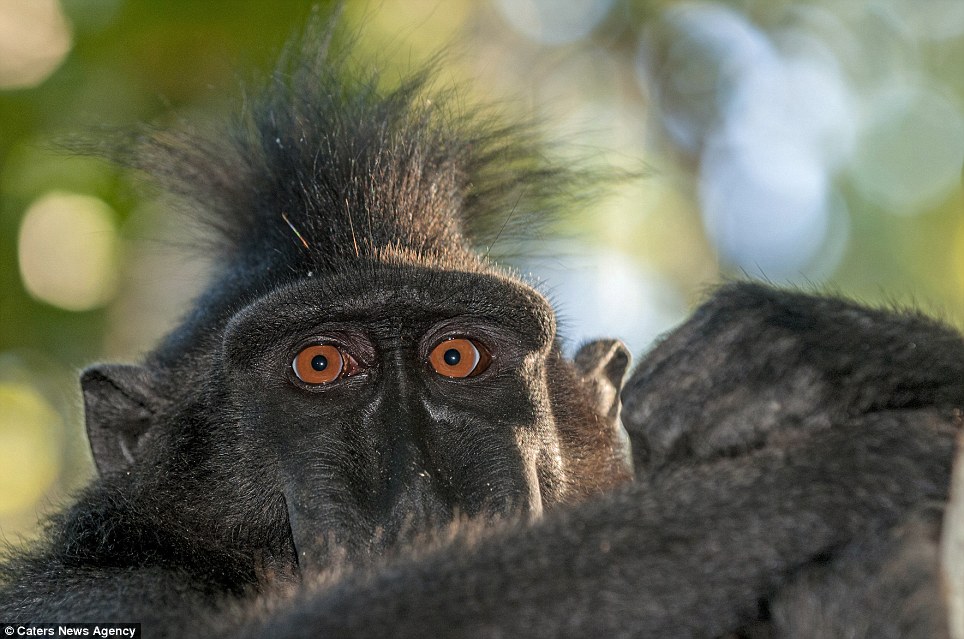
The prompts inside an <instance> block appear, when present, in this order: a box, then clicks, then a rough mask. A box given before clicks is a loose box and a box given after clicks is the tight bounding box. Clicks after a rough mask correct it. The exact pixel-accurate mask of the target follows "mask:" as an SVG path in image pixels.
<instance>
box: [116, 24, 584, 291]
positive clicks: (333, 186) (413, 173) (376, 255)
mask: <svg viewBox="0 0 964 639" xmlns="http://www.w3.org/2000/svg"><path fill="white" fill-rule="evenodd" d="M330 28H331V26H330V25H329V26H328V27H327V28H324V29H323V28H319V27H318V26H317V25H315V26H313V27H310V28H309V30H308V31H307V35H305V36H304V37H302V38H300V39H299V40H298V41H297V42H295V43H293V44H291V45H289V47H288V48H287V50H286V52H285V54H284V55H283V56H282V59H281V62H280V63H279V64H278V66H277V68H276V69H275V72H274V73H273V75H272V76H271V78H270V79H269V81H268V82H267V83H265V86H264V87H263V88H262V89H261V90H260V91H256V92H254V93H253V94H251V95H249V96H247V97H246V99H245V102H244V109H243V110H242V112H241V113H240V114H238V116H236V117H235V118H233V119H232V120H231V121H229V122H228V123H226V124H223V125H217V126H214V127H212V128H210V129H208V130H201V131H197V130H191V129H187V128H182V129H177V130H167V131H157V130H155V131H152V132H150V134H149V135H147V136H146V143H143V140H142V143H141V144H139V145H138V148H137V152H136V154H134V155H133V156H132V157H133V161H132V163H133V164H134V165H135V166H136V167H137V168H139V169H142V170H144V171H145V172H147V173H148V174H149V175H150V176H151V178H152V179H153V180H154V181H155V182H157V183H158V184H159V185H160V186H161V187H162V188H163V189H164V190H165V191H167V192H169V193H172V194H174V195H175V196H178V197H179V198H180V199H182V200H183V201H184V202H185V203H187V205H188V208H189V209H191V210H192V212H194V215H196V216H197V217H198V219H199V220H200V221H201V222H203V223H204V224H205V225H206V226H208V227H210V228H211V229H213V233H212V234H210V235H211V239H212V240H213V242H214V243H215V245H216V247H217V249H218V251H217V253H218V255H219V256H220V264H221V266H222V267H224V268H225V269H228V270H230V269H236V268H238V267H239V266H240V267H248V266H251V265H252V263H253V262H256V263H257V264H258V265H259V266H261V267H263V266H264V265H265V264H271V265H272V266H277V267H280V268H278V269H273V270H276V271H284V272H288V273H292V274H294V273H305V272H308V271H311V272H313V273H319V272H325V271H329V270H336V269H339V268H343V267H344V266H345V265H346V264H347V263H350V262H351V261H352V260H358V259H364V260H382V259H384V258H385V257H386V256H390V257H391V258H392V259H399V256H405V255H407V256H409V258H411V259H413V260H414V261H419V262H422V263H425V264H437V265H441V266H446V267H458V268H461V269H464V270H478V269H486V268H489V266H488V260H487V259H486V257H487V255H488V253H489V250H490V248H491V243H492V242H493V241H494V240H495V238H496V237H499V238H507V237H508V238H513V239H516V240H517V239H519V238H520V237H522V236H524V235H525V231H526V230H531V229H532V228H536V227H538V223H539V222H540V221H545V220H546V219H551V217H552V216H551V215H547V214H549V213H551V212H552V211H555V210H558V209H559V208H560V200H561V199H564V198H566V197H567V194H568V193H569V192H570V189H571V187H572V186H573V184H575V183H577V182H579V181H580V180H581V178H582V176H583V174H582V173H580V171H578V170H576V169H573V168H571V167H564V166H563V165H562V164H561V163H554V162H552V161H551V160H549V159H547V157H546V156H545V155H544V153H543V150H544V148H545V147H544V144H543V143H542V142H543V140H542V138H541V136H540V134H539V130H538V127H536V126H533V125H532V123H523V124H519V123H514V124H506V123H505V122H506V120H505V118H502V117H499V115H498V114H496V113H494V110H493V109H492V108H491V107H477V108H472V109H466V108H465V107H461V105H459V104H458V100H457V95H456V92H455V91H454V90H452V89H449V90H437V89H434V88H433V87H432V80H433V78H434V77H435V74H436V71H437V69H438V66H439V61H438V58H436V59H435V60H434V61H433V62H431V63H429V64H428V65H426V66H425V67H424V68H422V69H421V70H419V71H417V72H415V73H412V74H410V75H409V76H407V77H405V78H403V79H402V80H401V81H400V82H398V83H397V84H396V85H395V86H394V88H391V89H388V90H384V89H383V88H382V87H383V86H384V85H385V84H386V82H384V78H383V77H382V75H381V74H380V73H379V72H378V71H377V70H372V69H370V68H369V69H362V68H361V65H358V64H357V63H353V60H352V58H351V57H350V55H348V54H347V53H333V52H332V51H331V50H330V47H329V46H328V43H329V42H330V37H329V36H330ZM507 245H508V244H507Z"/></svg>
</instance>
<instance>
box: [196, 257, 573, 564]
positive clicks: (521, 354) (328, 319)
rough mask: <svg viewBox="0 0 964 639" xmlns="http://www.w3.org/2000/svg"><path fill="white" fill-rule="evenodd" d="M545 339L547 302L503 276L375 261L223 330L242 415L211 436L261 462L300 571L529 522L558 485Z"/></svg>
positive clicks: (296, 287) (228, 389)
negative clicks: (362, 552) (280, 504)
mask: <svg viewBox="0 0 964 639" xmlns="http://www.w3.org/2000/svg"><path fill="white" fill-rule="evenodd" d="M492 300H499V303H498V304H493V302H492ZM554 338H555V325H554V320H553V315H552V312H551V309H550V307H549V306H548V304H547V303H546V302H545V300H544V299H543V298H542V297H541V296H539V295H538V294H537V293H535V292H534V291H533V290H532V289H530V288H528V287H526V286H524V285H522V284H519V283H517V282H513V281H510V280H508V279H505V278H503V277H500V276H498V275H493V274H480V273H464V272H451V271H436V270H433V269H429V268H422V267H411V268H403V269H401V270H400V269H399V267H397V266H394V267H392V268H385V267H382V266H379V265H378V264H375V263H373V264H371V265H368V266H366V267H364V268H361V269H352V270H350V271H346V272H342V273H336V274H334V275H325V276H322V277H316V278H305V279H302V280H299V281H297V282H294V283H292V284H291V285H289V286H285V287H283V288H280V289H278V290H276V291H273V292H271V293H270V294H268V295H266V296H264V297H262V298H260V299H258V300H256V301H254V302H253V303H251V304H250V305H248V306H247V307H246V308H244V309H242V310H241V311H239V312H238V313H236V314H235V315H234V317H232V318H231V319H230V320H229V321H228V323H227V326H226V328H225V330H224V336H223V343H222V346H221V353H222V356H221V360H220V365H219V367H218V368H219V370H218V371H217V373H218V375H219V377H220V378H221V379H222V380H223V384H222V388H223V389H225V390H224V400H223V401H224V403H225V409H226V410H224V411H223V414H224V415H232V416H237V417H236V418H235V419H225V420H224V422H223V423H218V424H215V425H214V427H215V428H216V432H217V434H218V436H219V439H222V440H223V441H225V442H232V444H231V446H232V447H233V448H235V449H236V450H241V451H258V454H259V455H260V456H261V459H260V460H258V461H257V462H256V465H257V467H259V468H262V469H263V472H265V473H266V476H267V477H270V478H271V480H272V481H273V482H276V485H277V490H278V491H279V492H280V493H281V495H282V496H283V497H284V500H285V502H286V504H287V509H288V514H289V518H290V523H291V526H292V531H293V538H294V542H295V546H296V547H297V549H298V552H299V556H300V557H299V558H300V559H301V560H302V561H308V560H310V557H311V556H312V555H313V554H316V553H321V550H320V548H319V545H322V546H325V545H328V544H330V543H331V542H332V541H334V542H335V543H337V544H338V545H339V547H342V548H344V547H347V548H348V549H349V550H351V549H352V547H353V546H354V545H358V544H361V545H363V546H367V545H370V544H373V543H374V544H376V545H392V544H394V543H396V542H398V541H399V540H400V539H402V538H404V537H405V536H407V535H408V534H410V533H413V532H416V531H424V530H426V529H431V528H435V527H437V526H439V525H442V524H445V523H447V522H449V521H451V520H452V519H453V518H455V517H457V516H466V517H479V516H505V515H508V514H510V513H519V512H523V513H532V514H538V513H539V512H541V510H542V506H543V495H542V490H543V488H544V487H545V485H546V484H547V483H552V482H553V481H554V478H555V476H556V475H559V474H561V473H564V472H565V469H564V468H562V467H561V462H560V453H559V442H558V441H557V438H558V431H557V429H556V428H555V427H554V417H553V411H552V406H551V403H550V397H549V391H548V377H547V376H548V371H547V361H548V359H549V353H550V350H551V349H552V346H553V341H554ZM252 462H254V460H252ZM556 483H558V481H556Z"/></svg>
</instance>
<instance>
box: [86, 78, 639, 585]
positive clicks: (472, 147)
mask: <svg viewBox="0 0 964 639" xmlns="http://www.w3.org/2000/svg"><path fill="white" fill-rule="evenodd" d="M343 75H344V74H343V73H340V72H339V69H338V67H337V65H326V64H320V65H319V64H310V65H307V67H305V68H304V69H302V71H301V72H300V73H294V74H291V75H289V76H285V78H283V79H276V81H275V82H274V83H273V84H272V85H271V86H270V88H269V90H268V91H266V92H265V94H264V95H263V96H261V97H260V98H258V99H254V100H252V101H251V102H250V104H252V105H253V107H252V108H251V110H250V111H249V112H248V114H247V120H245V121H243V122H242V123H241V124H237V123H235V124H234V125H232V126H233V127H234V128H231V129H230V130H229V132H228V133H224V134H215V135H207V136H206V137H205V136H197V135H195V134H193V133H191V134H184V133H182V134H180V137H178V134H172V133H164V134H154V135H153V137H152V138H151V141H150V142H149V143H148V145H147V147H148V152H147V154H146V155H144V154H142V155H141V156H139V157H140V158H142V159H141V160H139V162H143V166H141V168H146V169H148V170H149V171H151V172H152V173H153V174H154V175H155V176H156V175H161V177H162V178H163V179H162V181H165V183H166V184H167V185H168V187H169V188H170V189H171V190H173V191H175V192H177V193H179V194H181V195H186V196H187V200H188V202H189V207H192V210H193V211H197V214H198V215H199V216H201V217H204V216H206V217H205V219H206V220H207V221H208V222H210V223H211V225H212V226H214V227H215V228H216V231H217V233H216V237H217V239H218V240H219V241H220V242H221V245H220V246H219V252H218V254H217V255H218V256H217V259H216V270H215V273H214V276H213V278H212V281H211V283H210V284H209V286H208V288H207V289H206V291H205V292H204V293H203V294H202V295H201V296H200V297H199V298H198V300H197V301H196V303H195V305H194V307H193V310H192V311H191V312H190V313H189V314H188V316H187V317H186V318H185V320H184V321H183V323H182V324H181V325H180V326H179V327H178V328H177V329H176V330H175V331H173V332H172V333H171V335H170V336H169V337H168V338H167V339H166V340H164V342H162V344H161V345H159V346H158V348H157V349H156V350H155V351H154V352H153V353H151V354H150V355H149V356H148V357H147V359H146V361H145V363H144V364H143V365H141V366H112V365H106V366H95V367H92V368H90V369H88V370H87V371H86V372H85V373H84V375H83V378H82V385H83V389H84V397H85V407H86V414H87V429H88V434H89V437H90V440H91V446H92V450H93V453H94V459H95V462H96V464H97V467H98V469H99V470H100V472H101V474H102V475H103V476H104V478H105V481H104V484H105V485H107V486H110V487H111V489H112V490H115V491H119V494H121V495H123V497H122V498H121V497H118V498H117V499H115V500H114V502H112V503H117V502H118V501H123V500H126V502H125V503H136V495H137V494H138V491H141V492H142V493H143V492H147V493H149V494H151V495H152V496H155V497H156V495H158V494H159V493H160V494H163V495H167V496H169V499H170V501H171V503H172V504H173V505H172V508H171V509H170V513H173V515H172V514H168V515H165V517H166V518H167V519H166V520H165V521H163V522H158V523H157V526H158V529H159V530H155V531H152V532H151V533H150V534H155V535H158V539H159V541H158V544H160V545H161V546H164V548H165V549H166V550H165V551H164V552H165V553H171V552H176V547H177V536H178V535H179V534H181V532H180V531H190V532H189V533H188V532H184V533H183V534H185V535H188V534H189V535H190V536H191V538H192V539H194V540H195V542H194V543H195V545H196V540H197V539H198V537H199V536H200V537H202V538H208V539H210V546H211V548H212V549H217V552H219V553H223V552H226V551H225V549H237V550H238V552H239V553H240V555H241V556H245V553H247V554H248V555H251V554H252V553H254V554H256V553H258V552H262V551H265V552H267V553H268V554H269V555H270V556H272V557H278V556H281V557H282V559H284V557H285V556H286V555H289V554H294V555H296V556H297V559H296V562H297V564H298V565H299V566H301V567H305V566H307V565H313V564H314V565H321V564H323V563H324V561H325V559H326V558H327V557H329V556H330V555H331V549H332V547H337V548H338V549H339V550H340V551H344V552H347V553H348V554H349V555H350V556H352V557H357V556H362V557H363V556H371V555H378V554H381V553H382V552H383V551H385V550H386V549H387V548H389V547H393V546H395V545H396V544H398V543H400V542H402V541H404V540H407V539H410V538H411V536H412V535H418V534H420V533H424V532H425V531H427V530H434V529H437V528H438V527H440V526H444V525H446V524H447V523H449V522H451V521H453V520H456V519H458V518H462V517H467V518H490V517H507V516H518V515H520V514H525V515H528V516H538V514H539V513H541V512H542V510H543V509H544V508H551V507H553V506H554V505H556V504H558V503H562V502H571V501H574V500H577V499H580V498H582V497H584V496H586V495H589V494H592V493H595V492H598V491H600V490H604V489H606V488H608V487H611V486H613V485H615V484H617V483H620V482H622V481H625V480H626V479H628V478H629V476H630V473H631V467H630V465H629V461H628V460H629V453H628V451H627V449H626V444H625V441H626V439H625V437H624V436H623V433H622V427H621V425H620V424H619V411H618V407H619V403H618V397H619V389H620V387H621V384H622V378H623V375H624V374H625V372H626V369H627V367H628V365H629V355H628V353H627V351H626V349H625V348H624V347H623V346H622V345H621V344H620V343H618V342H615V341H613V340H610V341H606V342H598V343H593V344H590V345H588V346H586V347H584V348H583V350H582V351H581V352H580V353H579V355H578V356H577V357H576V360H575V361H569V360H567V359H566V358H564V357H563V355H562V353H561V348H560V346H559V341H558V339H557V336H556V324H555V319H554V314H553V311H552V308H551V307H550V305H549V304H548V302H547V301H546V300H545V298H544V297H543V296H542V295H541V294H539V293H538V292H537V291H536V290H535V289H534V288H532V287H531V286H529V285H528V284H526V283H524V282H523V281H522V280H521V279H520V278H518V277H516V276H514V275H512V274H511V273H510V272H509V271H508V270H506V269H504V268H502V267H500V266H498V265H496V264H494V263H493V262H492V261H490V260H489V259H488V257H487V255H486V254H485V253H482V252H481V251H479V250H477V249H476V248H475V243H474V242H473V240H474V238H473V231H472V229H473V228H474V227H476V226H478V225H479V224H480V220H484V219H486V216H487V215H488V216H490V217H492V216H497V217H498V218H504V217H506V216H509V215H512V213H513V209H512V208H511V207H512V206H515V207H519V206H523V207H526V206H528V207H529V208H538V207H539V206H541V205H543V204H545V202H546V201H547V199H546V197H545V196H546V195H547V194H548V193H549V192H550V191H551V190H552V188H555V187H547V186H546V182H547V181H548V182H553V183H554V181H556V180H558V178H559V177H560V175H562V174H563V173H564V172H562V171H561V170H557V169H553V168H551V167H550V166H549V165H546V164H544V160H542V159H541V154H540V152H538V151H534V150H533V149H530V148H528V147H526V146H525V144H522V145H521V146H520V142H519V140H520V139H523V140H524V136H522V138H520V136H519V135H517V133H518V132H517V131H516V130H515V129H511V128H510V129H504V128H501V127H493V125H492V122H491V121H489V120H488V119H483V120H482V121H479V120H478V119H477V118H475V119H473V117H474V116H473V117H468V118H456V117H452V113H451V112H450V111H447V110H446V109H445V108H444V106H442V105H444V101H440V100H438V99H435V98H431V99H430V98H429V97H427V96H426V89H425V78H424V77H422V76H419V77H417V78H415V79H412V80H410V81H408V82H403V83H402V85H401V87H400V88H398V89H396V90H394V91H393V92H389V93H387V94H383V93H379V92H378V90H377V89H375V88H374V87H376V86H377V83H376V82H374V81H371V80H364V81H358V82H357V83H351V84H349V85H347V88H346V84H345V83H344V77H343ZM144 157H146V158H147V159H146V160H144V159H143V158H144ZM139 166H140V165H139ZM523 194H528V195H525V197H523ZM533 196H536V199H535V200H533V199H532V198H533ZM540 198H541V199H540ZM536 200H538V202H539V203H540V204H538V205H533V202H535V201H536ZM510 202H511V206H510ZM526 202H528V204H526ZM172 518H173V521H172V520H171V519H172ZM139 521H143V518H141V519H140V520H139ZM121 528H122V527H121ZM199 531H201V532H200V533H199ZM128 534H130V531H128ZM143 534H144V533H143V532H141V533H137V535H143ZM138 538H140V537H138ZM117 543H123V542H121V541H118V542H117ZM139 547H141V548H143V544H141V545H140V546H139ZM171 548H174V550H171ZM212 552H213V551H212ZM161 554H163V553H161Z"/></svg>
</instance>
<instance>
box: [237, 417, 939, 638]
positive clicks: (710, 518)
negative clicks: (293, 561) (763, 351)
mask: <svg viewBox="0 0 964 639" xmlns="http://www.w3.org/2000/svg"><path fill="white" fill-rule="evenodd" d="M954 432H955V428H954V426H953V425H952V424H951V423H950V422H948V421H947V420H945V419H943V418H941V417H940V416H939V415H936V414H934V413H932V412H929V411H900V412H892V413H886V414H877V415H870V416H867V417H864V418H861V419H858V420H855V421H854V422H852V423H850V424H846V425H845V427H841V428H838V429H834V430H830V431H826V432H821V433H819V434H818V435H816V436H812V437H802V438H800V439H799V440H798V441H791V442H787V444H786V446H784V447H783V448H781V449H773V448H768V449H763V450H758V451H753V452H750V453H748V454H746V455H742V456H739V457H735V458H729V459H717V460H713V461H710V462H704V463H699V464H679V465H676V466H672V467H666V468H665V469H664V470H662V471H661V472H660V473H658V474H655V475H653V476H652V477H651V478H650V479H648V480H645V481H643V482H641V483H637V484H635V485H633V486H631V487H629V488H628V489H624V490H622V491H620V492H617V493H615V494H613V495H611V496H610V497H609V498H608V499H601V500H598V501H593V502H590V503H586V504H584V505H583V506H581V507H578V508H576V509H573V510H570V511H563V512H556V513H552V514H550V515H548V516H547V517H546V518H545V519H544V520H543V521H541V522H540V523H538V524H536V525H533V526H531V527H522V528H514V529H513V528H510V529H507V530H504V531H502V532H501V533H499V534H495V535H491V536H486V537H484V538H482V540H481V541H479V542H478V543H477V544H475V545H471V544H468V545H466V546H462V545H459V544H457V545H456V546H454V547H452V548H448V549H443V550H441V551H439V552H436V553H435V554H433V555H430V556H428V557H427V558H423V559H419V560H416V561H412V562H406V563H401V564H398V565H394V566H390V567H387V568H385V569H383V570H381V571H378V572H375V573H374V574H372V575H368V576H360V575H359V576H355V577H351V578H348V579H346V580H344V581H341V582H339V583H338V584H337V585H335V586H333V587H331V588H328V589H324V588H322V589H320V590H315V591H311V590H308V591H307V593H305V594H302V595H300V596H298V597H297V598H296V599H295V600H294V601H293V602H288V603H286V604H285V605H284V606H283V607H281V608H280V609H278V611H276V612H274V613H272V614H269V615H268V616H267V617H266V618H262V619H254V620H251V619H248V620H246V622H245V623H247V624H249V625H248V627H247V629H246V633H245V634H244V635H243V636H247V637H316V636H325V637H383V636H395V637H423V636H427V635H431V636H446V637H475V636H480V635H481V636H532V637H585V636H593V635H595V636H610V635H612V636H629V635H632V636H674V637H712V636H718V635H721V634H723V633H725V632H727V631H730V630H733V629H735V628H738V627H740V626H741V625H743V624H745V623H748V622H751V621H753V620H754V619H755V618H756V617H757V616H758V609H757V607H758V605H759V602H760V601H762V600H765V599H766V598H767V597H768V596H769V595H770V594H771V593H773V592H774V591H775V590H776V589H778V588H779V587H780V586H781V585H782V584H783V583H784V582H785V581H787V580H789V579H791V578H792V577H793V575H794V574H795V572H796V571H797V570H798V569H800V568H802V567H804V566H806V565H808V564H809V563H810V562H813V561H814V560H816V559H818V558H825V557H827V556H828V555H830V554H832V553H833V552H834V551H835V550H836V549H838V548H840V547H843V546H844V545H846V544H847V543H849V542H851V541H852V540H854V539H856V538H860V537H862V536H868V535H872V534H874V532H875V531H878V530H880V529H883V528H887V527H890V526H892V525H894V524H895V523H896V522H897V521H899V520H900V519H901V518H902V517H903V516H904V515H906V513H907V512H909V511H910V510H912V509H914V508H915V506H916V505H917V504H919V503H921V501H922V500H926V499H938V500H942V499H945V498H946V491H947V479H948V475H949V472H950V464H951V457H952V451H953V444H954Z"/></svg>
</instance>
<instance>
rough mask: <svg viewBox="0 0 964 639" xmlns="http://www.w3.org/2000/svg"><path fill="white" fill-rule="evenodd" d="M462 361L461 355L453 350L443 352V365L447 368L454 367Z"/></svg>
mask: <svg viewBox="0 0 964 639" xmlns="http://www.w3.org/2000/svg"><path fill="white" fill-rule="evenodd" d="M461 361H462V354H461V353H459V352H458V351H457V350H455V349H454V348H450V349H448V350H447V351H445V363H446V364H448V365H449V366H455V365H456V364H458V363H459V362H461Z"/></svg>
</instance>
